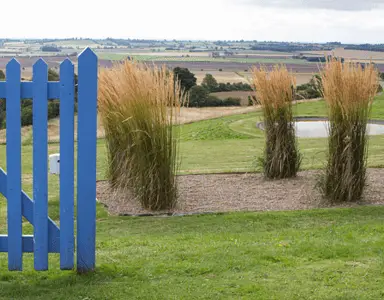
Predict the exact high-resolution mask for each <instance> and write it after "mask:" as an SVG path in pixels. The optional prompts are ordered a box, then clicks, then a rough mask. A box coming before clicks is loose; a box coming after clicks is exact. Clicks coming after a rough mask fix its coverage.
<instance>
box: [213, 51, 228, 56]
mask: <svg viewBox="0 0 384 300" xmlns="http://www.w3.org/2000/svg"><path fill="white" fill-rule="evenodd" d="M231 55H233V52H231V51H213V52H211V53H210V54H209V57H227V56H231Z"/></svg>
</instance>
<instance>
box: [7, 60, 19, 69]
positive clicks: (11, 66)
mask: <svg viewBox="0 0 384 300" xmlns="http://www.w3.org/2000/svg"><path fill="white" fill-rule="evenodd" d="M10 70H20V63H19V62H18V61H17V59H16V58H12V59H11V60H10V61H9V62H8V63H7V67H6V71H7V72H8V71H10Z"/></svg>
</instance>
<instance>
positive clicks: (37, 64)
mask: <svg viewBox="0 0 384 300" xmlns="http://www.w3.org/2000/svg"><path fill="white" fill-rule="evenodd" d="M45 68H48V65H47V63H46V62H45V61H44V59H42V58H39V59H38V60H37V61H36V62H35V64H34V65H33V69H34V70H35V69H43V70H44V69H45Z"/></svg>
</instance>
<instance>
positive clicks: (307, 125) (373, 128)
mask: <svg viewBox="0 0 384 300" xmlns="http://www.w3.org/2000/svg"><path fill="white" fill-rule="evenodd" d="M328 124H329V122H328V121H297V122H296V136H298V137H301V138H325V137H327V136H328ZM367 131H368V134H369V135H380V134H384V124H368V128H367Z"/></svg>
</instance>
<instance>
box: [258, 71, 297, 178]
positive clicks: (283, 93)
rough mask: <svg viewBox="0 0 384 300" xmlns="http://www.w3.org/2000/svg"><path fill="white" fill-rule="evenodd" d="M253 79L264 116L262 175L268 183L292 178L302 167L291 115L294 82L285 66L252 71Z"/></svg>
mask: <svg viewBox="0 0 384 300" xmlns="http://www.w3.org/2000/svg"><path fill="white" fill-rule="evenodd" d="M252 77H253V85H254V88H255V89H256V98H257V100H258V101H259V103H260V104H261V106H262V111H263V116H264V127H265V137H266V145H265V152H264V157H263V158H261V162H262V165H263V169H264V175H265V176H266V177H267V178H270V179H280V178H289V177H294V176H296V174H297V171H298V169H299V167H300V164H301V156H300V154H299V151H298V149H297V139H296V136H295V128H294V126H295V125H294V120H293V113H292V102H293V101H294V97H295V95H294V89H295V85H296V84H295V78H294V77H293V76H292V74H290V73H289V72H288V70H287V68H286V67H285V66H278V65H277V66H275V67H274V68H273V69H272V70H271V71H268V70H267V69H266V68H265V67H261V68H253V70H252Z"/></svg>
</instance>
